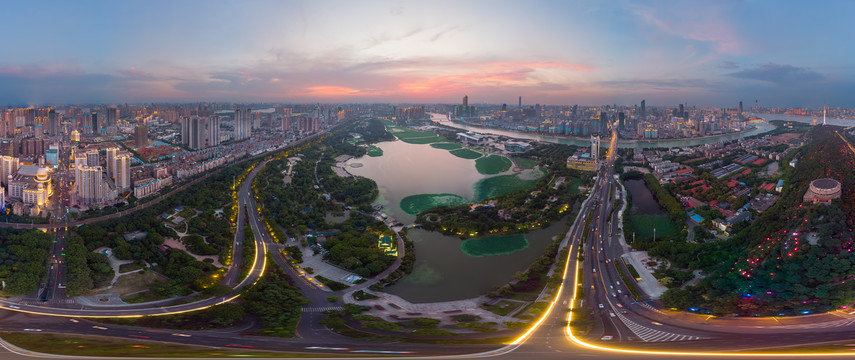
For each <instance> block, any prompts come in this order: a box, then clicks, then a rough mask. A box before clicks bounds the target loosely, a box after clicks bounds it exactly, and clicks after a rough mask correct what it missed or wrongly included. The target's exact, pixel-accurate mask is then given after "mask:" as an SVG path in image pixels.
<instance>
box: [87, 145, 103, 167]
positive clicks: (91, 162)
mask: <svg viewBox="0 0 855 360" xmlns="http://www.w3.org/2000/svg"><path fill="white" fill-rule="evenodd" d="M85 154H86V165H87V166H99V165H101V164H100V162H101V158H100V157H99V156H98V150H95V149H92V150H87V151H86V153H85Z"/></svg>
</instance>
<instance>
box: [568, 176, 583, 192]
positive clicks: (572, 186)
mask: <svg viewBox="0 0 855 360" xmlns="http://www.w3.org/2000/svg"><path fill="white" fill-rule="evenodd" d="M579 185H582V179H580V178H572V179H570V183H569V184H568V185H567V189H568V191H570V193H571V194H578V193H579Z"/></svg>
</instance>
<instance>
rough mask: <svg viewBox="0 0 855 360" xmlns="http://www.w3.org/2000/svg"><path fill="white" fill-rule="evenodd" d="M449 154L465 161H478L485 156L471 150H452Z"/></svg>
mask: <svg viewBox="0 0 855 360" xmlns="http://www.w3.org/2000/svg"><path fill="white" fill-rule="evenodd" d="M449 152H450V153H451V154H452V155H454V156H457V157H460V158H464V159H477V158H479V157H481V156H483V154H481V153H479V152H477V151H473V150H469V149H457V150H451V151H449Z"/></svg>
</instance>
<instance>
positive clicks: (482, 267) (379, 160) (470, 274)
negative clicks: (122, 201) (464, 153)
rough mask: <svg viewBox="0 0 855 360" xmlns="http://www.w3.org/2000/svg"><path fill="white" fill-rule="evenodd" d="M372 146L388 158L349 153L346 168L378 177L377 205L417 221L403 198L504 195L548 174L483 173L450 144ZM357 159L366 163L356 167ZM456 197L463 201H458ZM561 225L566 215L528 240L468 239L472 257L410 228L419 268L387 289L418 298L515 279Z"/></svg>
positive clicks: (439, 297)
mask: <svg viewBox="0 0 855 360" xmlns="http://www.w3.org/2000/svg"><path fill="white" fill-rule="evenodd" d="M374 145H375V146H377V147H379V148H380V149H382V150H383V155H382V156H377V157H370V156H363V157H361V158H358V159H350V160H348V161H347V163H346V164H345V166H346V168H347V171H348V172H350V173H351V174H353V175H357V176H364V177H367V178H370V179H373V180H374V181H375V182H376V183H377V187H378V189H379V194H378V196H377V199H376V200H375V203H379V204H383V206H384V209H383V211H384V212H385V213H386V214H388V215H389V216H391V217H393V218H395V219H397V220H399V221H401V222H402V223H404V224H409V223H412V222H413V221H414V220H415V215H412V214H408V213H407V212H405V211H404V210H403V209H401V200H402V199H404V198H406V197H408V196H413V195H420V194H435V195H434V200H437V199H439V200H442V199H445V200H447V201H451V202H453V201H462V200H465V201H466V202H468V201H472V200H473V198H475V197H476V195H477V196H484V195H483V194H501V193H503V192H506V190H509V189H505V188H507V187H509V186H510V190H513V189H516V188H519V187H521V186H523V185H525V184H526V182H527V181H530V180H527V179H528V178H531V179H537V177H538V176H542V171H541V170H539V169H533V170H527V171H524V172H522V173H519V174H516V175H511V172H505V173H502V174H498V175H490V176H487V175H482V174H480V173H479V172H478V170H477V169H476V167H475V160H471V159H464V158H461V157H458V156H455V155H453V154H451V153H450V152H449V150H444V149H438V148H434V147H432V146H430V145H428V144H410V143H406V142H403V141H398V140H396V141H387V142H381V143H377V144H374ZM353 164H360V165H358V166H357V167H352V166H351V165H353ZM524 175H525V176H524ZM496 176H501V177H502V178H500V179H501V181H498V182H499V183H501V184H493V183H492V182H487V183H485V182H484V181H482V180H484V179H488V178H491V177H496ZM526 176H527V177H526ZM529 186H530V185H529ZM475 188H477V189H478V194H476V191H475ZM458 196H459V197H462V198H463V199H462V200H460V199H455V197H458ZM410 205H412V202H410ZM409 207H410V206H408V208H409ZM410 210H411V212H412V209H410ZM563 230H564V221H561V222H560V223H556V224H553V225H551V226H550V227H548V228H546V229H541V230H535V231H532V232H530V233H528V234H526V235H525V237H524V238H520V237H519V236H514V237H510V236H505V237H497V238H496V239H487V240H480V241H478V242H475V243H469V244H467V245H469V246H467V251H469V253H470V254H471V255H472V256H470V255H467V253H465V252H464V251H463V250H462V249H461V246H462V245H463V244H464V241H463V240H460V239H458V238H455V237H450V236H445V235H442V234H440V233H437V232H430V231H425V230H421V229H411V230H410V231H409V233H408V237H409V238H410V239H411V240H413V242H414V243H415V253H416V263H415V269H414V271H413V273H412V274H410V275H408V276H406V277H404V278H403V279H401V280H400V281H398V283H397V284H395V285H393V286H391V287H389V288H388V289H387V291H388V292H389V293H391V294H395V295H398V296H400V297H402V298H404V299H406V300H408V301H411V302H414V303H425V302H435V301H450V300H460V299H468V298H472V297H476V296H479V295H482V294H484V293H485V292H487V291H489V290H491V289H492V288H493V287H495V286H500V285H503V284H505V283H507V282H508V281H510V280H511V279H512V277H513V275H514V273H516V272H517V271H524V270H525V269H526V268H528V266H529V265H530V264H531V263H532V262H534V259H536V258H537V257H538V256H540V255H541V254H542V253H543V250H544V249H545V248H546V246H547V245H548V243H549V240H550V238H551V237H552V236H555V235H557V234H559V232H561V231H563ZM492 240H495V241H496V242H495V246H494V247H493V246H491V244H489V243H488V241H492ZM494 253H495V255H491V254H494Z"/></svg>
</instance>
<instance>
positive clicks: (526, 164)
mask: <svg viewBox="0 0 855 360" xmlns="http://www.w3.org/2000/svg"><path fill="white" fill-rule="evenodd" d="M513 160H514V163H515V164H517V166H519V167H521V168H523V169H534V167H535V166H537V164H538V163H539V162H538V161H537V160H532V159H526V158H521V157H514V158H513Z"/></svg>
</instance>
